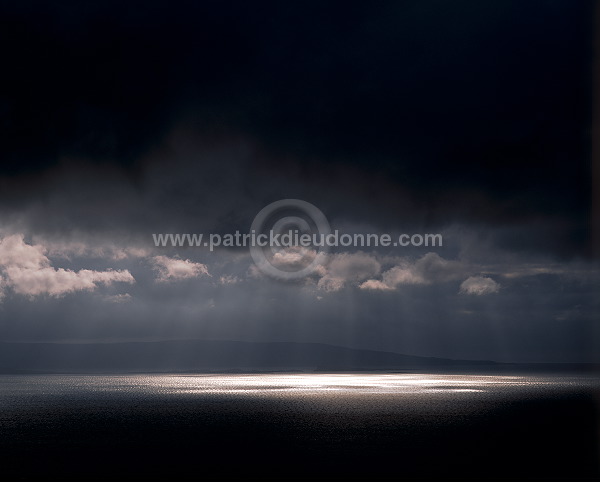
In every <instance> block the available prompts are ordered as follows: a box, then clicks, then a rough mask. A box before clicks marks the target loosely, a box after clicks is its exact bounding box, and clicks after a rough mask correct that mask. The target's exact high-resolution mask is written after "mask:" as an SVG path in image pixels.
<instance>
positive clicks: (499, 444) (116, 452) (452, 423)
mask: <svg viewBox="0 0 600 482" xmlns="http://www.w3.org/2000/svg"><path fill="white" fill-rule="evenodd" d="M599 409H600V381H599V380H598V379H594V378H592V377H583V376H579V377H566V376H524V375H518V376H498V375H490V376H475V375H435V374H251V375H154V374H152V375H116V376H104V375H89V376H81V375H25V376H21V375H14V376H13V375H2V376H0V467H1V469H0V470H1V471H2V473H3V474H8V475H10V476H12V477H23V478H28V477H36V478H45V477H47V476H62V477H70V478H73V479H78V480H91V479H94V480H95V479H101V478H110V479H112V480H118V479H124V480H132V479H145V480H149V478H150V477H153V476H160V477H165V478H167V479H171V480H187V479H188V478H189V479H194V480H198V479H202V478H206V480H215V479H218V478H226V479H228V478H231V479H239V478H242V479H244V478H249V477H255V476H258V477H260V478H267V477H268V478H272V479H274V480H290V479H304V478H312V479H315V478H324V479H332V478H334V477H339V478H342V479H343V478H347V477H348V475H359V476H360V477H361V478H362V479H363V480H369V479H374V478H385V477H389V478H391V479H398V478H403V477H406V478H435V479H439V480H448V479H452V478H455V479H461V480H464V479H473V480H483V479H493V478H505V479H509V480H510V479H517V478H520V479H523V478H530V479H533V478H545V479H548V478H555V479H563V480H573V479H575V478H589V479H591V478H597V477H598V476H599V475H600V464H599V455H600V444H599V429H600V419H599Z"/></svg>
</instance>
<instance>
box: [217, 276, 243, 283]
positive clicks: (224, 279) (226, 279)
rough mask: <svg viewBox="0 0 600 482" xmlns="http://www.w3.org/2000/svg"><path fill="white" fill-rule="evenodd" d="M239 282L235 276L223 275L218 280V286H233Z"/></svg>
mask: <svg viewBox="0 0 600 482" xmlns="http://www.w3.org/2000/svg"><path fill="white" fill-rule="evenodd" d="M240 281H241V280H240V279H239V278H238V277H237V276H232V275H223V276H221V277H220V278H219V284H221V285H233V284H236V283H239V282H240Z"/></svg>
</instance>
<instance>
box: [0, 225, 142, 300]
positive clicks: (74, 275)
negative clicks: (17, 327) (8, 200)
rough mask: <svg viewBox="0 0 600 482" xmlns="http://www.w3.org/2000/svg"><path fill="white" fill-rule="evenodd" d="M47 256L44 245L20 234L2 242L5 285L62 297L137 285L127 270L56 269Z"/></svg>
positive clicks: (0, 253)
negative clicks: (109, 286)
mask: <svg viewBox="0 0 600 482" xmlns="http://www.w3.org/2000/svg"><path fill="white" fill-rule="evenodd" d="M45 253H46V249H45V248H44V247H43V246H41V245H30V244H27V243H26V242H25V241H24V238H23V235H20V234H15V235H11V236H7V237H5V238H4V239H2V240H0V270H1V271H2V273H3V283H2V284H3V285H4V286H5V287H9V288H11V289H12V291H13V292H15V293H18V294H23V295H28V296H36V295H44V294H47V295H50V296H55V297H59V296H62V295H64V294H66V293H71V292H74V291H91V290H94V289H95V288H97V286H98V285H99V284H104V285H107V284H110V283H113V282H125V283H134V282H135V279H134V278H133V276H132V275H131V273H130V272H129V271H127V270H108V271H93V270H88V269H82V270H79V271H73V270H70V269H63V268H58V269H56V268H54V267H52V266H51V263H50V260H49V259H48V257H47V256H46V254H45Z"/></svg>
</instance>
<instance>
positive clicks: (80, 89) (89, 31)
mask: <svg viewBox="0 0 600 482" xmlns="http://www.w3.org/2000/svg"><path fill="white" fill-rule="evenodd" d="M593 7H594V5H593V3H592V2H586V1H579V2H572V1H567V0H563V1H517V0H515V1H491V2H481V1H455V2H447V1H403V2H398V1H389V2H376V3H375V4H373V3H372V2H371V3H369V2H324V1H319V2H222V1H221V2H217V1H214V2H208V1H198V2H110V1H103V2H94V3H91V2H67V1H64V2H51V3H50V2H13V3H12V4H3V5H2V6H1V7H0V45H1V47H0V49H1V52H0V53H1V57H0V58H1V62H2V69H1V70H2V89H1V90H0V123H1V124H0V126H1V129H0V239H1V240H0V294H1V295H2V296H1V302H0V340H3V341H7V340H71V341H77V340H123V339H135V340H138V339H140V340H142V339H166V338H220V339H239V340H260V341H265V340H285V341H316V342H326V343H333V344H340V345H347V346H357V347H366V348H374V349H385V350H392V351H399V352H403V353H407V354H416V355H429V356H451V357H455V358H486V359H496V360H505V361H590V360H595V361H600V349H599V348H600V347H599V346H598V343H597V342H596V340H597V339H599V338H600V331H599V329H598V326H597V324H598V319H599V316H598V315H599V314H600V313H599V305H598V297H597V294H598V281H599V275H598V270H597V259H595V258H594V252H593V249H594V243H593V239H592V235H591V227H590V226H591V225H590V217H591V215H592V210H591V207H592V183H591V176H590V172H591V161H590V159H591V126H592V110H591V109H592V70H593V51H592V46H593V35H594V29H593V23H592V21H593V15H594V8H593ZM287 198H296V199H302V200H305V201H308V202H310V203H312V204H314V205H316V206H318V207H319V209H321V211H322V212H323V213H324V214H325V215H326V216H327V218H328V219H329V222H330V224H331V226H332V228H334V229H339V230H340V231H345V232H365V233H366V232H372V233H385V232H387V233H392V234H394V235H397V234H398V233H423V232H427V233H442V234H443V236H444V246H443V247H441V248H426V247H418V248H417V247H412V248H388V249H383V248H378V249H371V248H364V249H360V248H352V247H349V248H344V249H342V248H338V249H335V250H333V252H332V253H331V255H330V257H329V262H328V264H327V266H326V267H324V268H323V270H322V271H320V272H318V273H315V274H313V275H312V276H310V277H308V278H306V279H305V280H303V281H302V282H294V283H290V282H282V281H280V280H274V279H269V278H268V277H264V276H262V275H261V274H260V273H259V272H257V271H256V269H254V268H253V264H252V259H251V258H250V256H249V254H248V250H243V249H219V250H216V251H215V252H213V253H210V252H208V251H207V250H205V249H202V248H155V247H154V244H153V241H152V234H153V233H221V234H224V233H227V232H233V231H235V230H236V229H239V230H240V231H243V232H247V231H248V230H249V227H250V224H251V223H252V220H253V218H254V216H255V215H256V214H257V213H258V211H260V210H261V209H262V208H263V207H264V206H265V205H267V204H269V203H270V202H273V201H277V200H278V199H287Z"/></svg>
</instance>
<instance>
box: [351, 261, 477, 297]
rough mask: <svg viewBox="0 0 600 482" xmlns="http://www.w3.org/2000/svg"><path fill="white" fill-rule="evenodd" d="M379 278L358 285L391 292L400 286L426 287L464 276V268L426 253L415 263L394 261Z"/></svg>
mask: <svg viewBox="0 0 600 482" xmlns="http://www.w3.org/2000/svg"><path fill="white" fill-rule="evenodd" d="M395 262H396V266H393V267H391V268H390V269H388V270H387V271H384V273H383V274H382V276H381V280H378V279H369V280H368V281H366V282H364V283H362V284H361V285H360V288H361V289H367V290H393V289H396V288H398V286H400V285H428V284H433V283H444V282H447V281H452V280H455V279H459V278H461V277H463V276H464V273H465V271H466V267H465V266H464V265H463V263H461V262H460V261H452V260H447V259H444V258H442V257H441V256H440V255H438V254H437V253H427V254H425V255H424V256H423V257H421V258H419V259H418V260H416V261H415V262H412V263H411V262H409V261H408V260H406V259H397V260H395Z"/></svg>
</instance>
